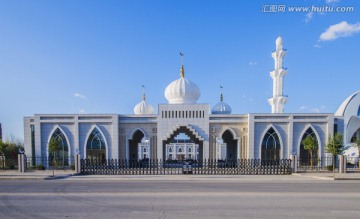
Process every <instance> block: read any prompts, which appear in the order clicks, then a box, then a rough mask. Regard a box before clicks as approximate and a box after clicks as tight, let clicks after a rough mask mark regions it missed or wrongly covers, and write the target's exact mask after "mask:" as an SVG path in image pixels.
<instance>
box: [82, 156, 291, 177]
mask: <svg viewBox="0 0 360 219" xmlns="http://www.w3.org/2000/svg"><path fill="white" fill-rule="evenodd" d="M81 173H82V174H84V175H92V174H96V175H102V174H104V175H164V174H166V175H177V174H186V173H191V174H199V175H208V174H214V175H222V174H223V175H245V174H246V175H249V174H259V175H270V174H275V175H282V174H291V160H288V159H282V160H274V161H264V160H260V159H239V160H228V161H221V160H203V161H177V162H174V161H161V160H140V161H128V160H117V159H109V160H89V159H82V160H81Z"/></svg>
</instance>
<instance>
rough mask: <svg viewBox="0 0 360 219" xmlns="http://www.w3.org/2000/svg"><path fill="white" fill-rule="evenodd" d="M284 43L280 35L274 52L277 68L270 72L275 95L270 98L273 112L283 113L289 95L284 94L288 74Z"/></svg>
mask: <svg viewBox="0 0 360 219" xmlns="http://www.w3.org/2000/svg"><path fill="white" fill-rule="evenodd" d="M282 43H283V42H282V38H281V36H279V37H278V38H277V39H276V51H274V52H273V53H272V57H273V58H274V60H275V69H274V70H273V71H272V72H270V76H271V78H272V79H273V97H272V98H270V99H268V102H269V104H270V106H271V113H283V112H284V107H285V104H286V102H287V97H286V96H284V94H283V90H284V88H283V83H284V77H285V75H286V74H287V70H286V69H284V68H283V58H284V56H285V55H286V50H283V48H282Z"/></svg>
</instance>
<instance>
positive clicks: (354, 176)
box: [292, 172, 360, 180]
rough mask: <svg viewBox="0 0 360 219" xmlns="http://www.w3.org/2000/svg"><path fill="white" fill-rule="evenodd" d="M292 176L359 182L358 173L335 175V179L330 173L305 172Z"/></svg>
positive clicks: (359, 175) (359, 174) (359, 173)
mask: <svg viewBox="0 0 360 219" xmlns="http://www.w3.org/2000/svg"><path fill="white" fill-rule="evenodd" d="M292 175H294V176H301V177H310V178H314V179H322V180H360V172H348V173H335V179H334V178H333V173H332V172H306V173H293V174H292Z"/></svg>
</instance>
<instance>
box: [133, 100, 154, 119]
mask: <svg viewBox="0 0 360 219" xmlns="http://www.w3.org/2000/svg"><path fill="white" fill-rule="evenodd" d="M134 113H135V114H137V115H141V114H153V113H154V107H153V106H151V105H150V104H147V103H146V101H145V100H142V101H141V102H140V103H138V104H136V106H135V107H134Z"/></svg>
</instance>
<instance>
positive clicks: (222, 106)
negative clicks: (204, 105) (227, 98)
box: [211, 87, 231, 114]
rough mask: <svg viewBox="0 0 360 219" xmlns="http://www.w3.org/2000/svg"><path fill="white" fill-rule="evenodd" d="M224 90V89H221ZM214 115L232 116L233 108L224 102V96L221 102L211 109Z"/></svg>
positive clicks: (221, 97) (221, 96)
mask: <svg viewBox="0 0 360 219" xmlns="http://www.w3.org/2000/svg"><path fill="white" fill-rule="evenodd" d="M220 88H221V89H222V87H220ZM211 113H212V114H231V107H230V106H229V104H227V103H225V102H224V101H223V95H222V94H221V95H220V102H219V103H218V104H216V105H215V106H214V107H213V108H212V109H211Z"/></svg>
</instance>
